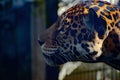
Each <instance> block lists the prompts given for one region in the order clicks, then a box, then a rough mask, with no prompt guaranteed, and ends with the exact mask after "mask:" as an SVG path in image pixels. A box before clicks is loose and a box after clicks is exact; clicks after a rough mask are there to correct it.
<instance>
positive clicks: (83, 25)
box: [39, 9, 106, 65]
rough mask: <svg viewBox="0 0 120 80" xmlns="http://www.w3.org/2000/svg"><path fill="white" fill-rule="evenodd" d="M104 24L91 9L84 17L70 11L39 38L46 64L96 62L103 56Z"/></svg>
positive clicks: (82, 14)
mask: <svg viewBox="0 0 120 80" xmlns="http://www.w3.org/2000/svg"><path fill="white" fill-rule="evenodd" d="M105 35H106V22H105V20H104V19H103V18H102V17H101V16H100V17H98V15H97V13H96V12H95V11H94V10H93V9H89V11H88V13H87V14H84V13H81V14H80V13H79V14H77V13H75V12H74V13H73V12H69V10H68V11H67V12H65V13H63V15H62V16H61V17H60V18H59V19H58V20H57V22H55V23H54V24H53V25H52V26H51V27H50V28H48V29H47V30H46V31H44V32H42V34H41V35H40V37H39V44H40V45H41V49H42V53H43V56H44V59H45V61H46V63H47V64H49V65H60V64H63V63H65V62H68V61H84V62H91V61H96V60H97V58H99V57H100V56H101V54H102V44H103V40H104V38H105Z"/></svg>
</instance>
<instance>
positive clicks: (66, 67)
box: [58, 62, 81, 80]
mask: <svg viewBox="0 0 120 80" xmlns="http://www.w3.org/2000/svg"><path fill="white" fill-rule="evenodd" d="M80 64H81V62H67V63H65V64H63V66H62V68H61V71H60V73H59V77H58V80H63V79H64V78H65V76H66V75H70V74H71V73H72V72H73V71H74V70H75V69H76V68H78V67H79V66H80Z"/></svg>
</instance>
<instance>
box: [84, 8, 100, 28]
mask: <svg viewBox="0 0 120 80" xmlns="http://www.w3.org/2000/svg"><path fill="white" fill-rule="evenodd" d="M97 21H98V16H97V13H96V12H95V11H94V9H89V11H88V14H87V15H85V16H84V17H83V22H84V24H85V25H86V26H87V27H88V28H90V29H94V26H95V25H96V22H97Z"/></svg>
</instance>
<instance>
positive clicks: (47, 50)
mask: <svg viewBox="0 0 120 80" xmlns="http://www.w3.org/2000/svg"><path fill="white" fill-rule="evenodd" d="M41 48H42V52H43V53H44V54H46V55H48V56H50V55H52V54H54V53H55V52H56V51H57V50H58V48H57V47H54V48H47V47H45V44H43V45H42V47H41Z"/></svg>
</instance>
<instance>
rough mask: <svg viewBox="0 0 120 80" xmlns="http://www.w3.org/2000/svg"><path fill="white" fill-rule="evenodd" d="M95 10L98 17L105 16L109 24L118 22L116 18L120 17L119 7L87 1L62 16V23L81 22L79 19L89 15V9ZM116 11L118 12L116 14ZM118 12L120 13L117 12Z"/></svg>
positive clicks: (103, 2) (104, 2) (107, 3)
mask: <svg viewBox="0 0 120 80" xmlns="http://www.w3.org/2000/svg"><path fill="white" fill-rule="evenodd" d="M91 8H92V9H93V10H94V11H95V12H96V14H97V15H98V16H103V18H104V19H105V20H108V23H112V22H113V21H114V20H116V16H117V15H120V14H118V13H119V8H118V6H115V5H113V4H110V3H109V2H106V1H96V2H95V1H91V2H89V1H85V2H81V3H79V4H77V5H75V6H73V7H71V8H69V9H68V10H66V11H65V12H64V13H63V14H62V15H61V18H60V19H61V21H65V22H66V23H67V22H70V23H73V21H79V20H78V18H79V17H80V18H82V16H83V15H86V14H88V11H89V9H91ZM115 11H116V12H115ZM117 11H118V12H117ZM112 15H113V17H111V16H112Z"/></svg>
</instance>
